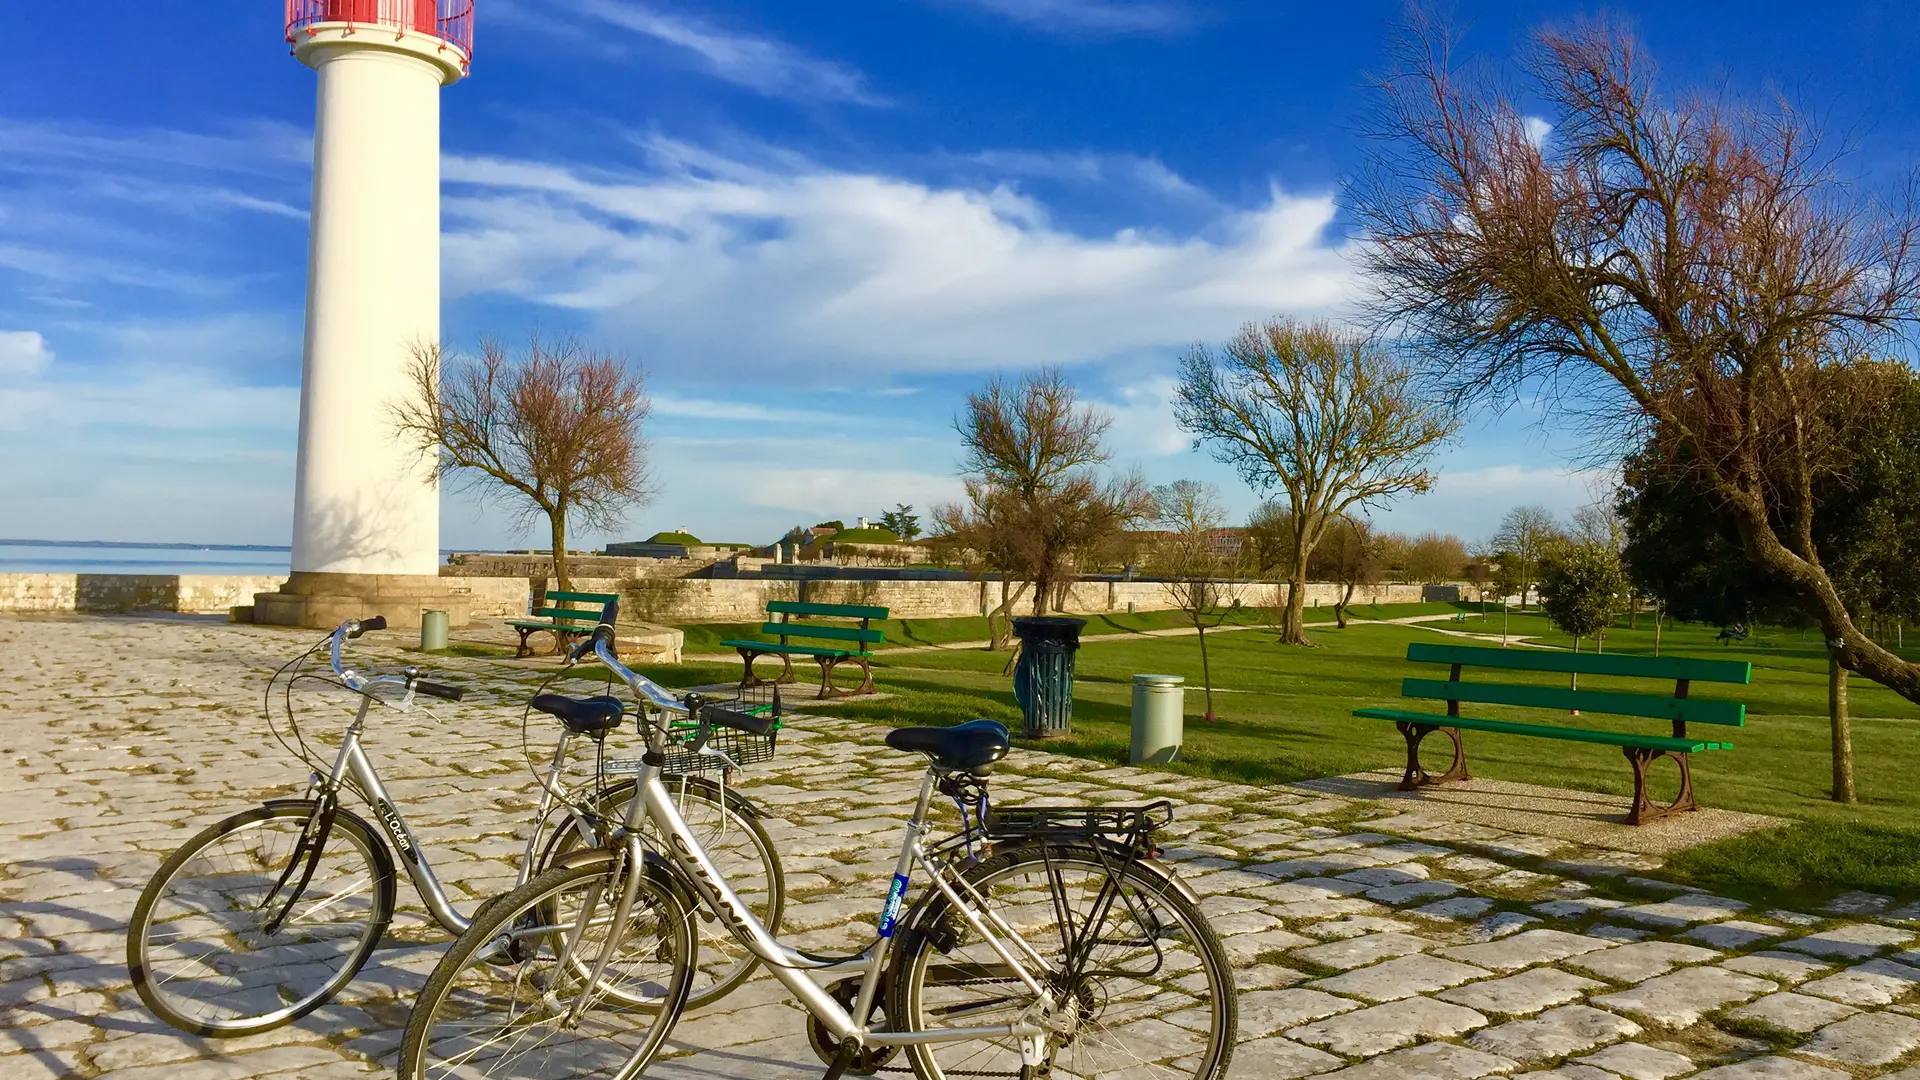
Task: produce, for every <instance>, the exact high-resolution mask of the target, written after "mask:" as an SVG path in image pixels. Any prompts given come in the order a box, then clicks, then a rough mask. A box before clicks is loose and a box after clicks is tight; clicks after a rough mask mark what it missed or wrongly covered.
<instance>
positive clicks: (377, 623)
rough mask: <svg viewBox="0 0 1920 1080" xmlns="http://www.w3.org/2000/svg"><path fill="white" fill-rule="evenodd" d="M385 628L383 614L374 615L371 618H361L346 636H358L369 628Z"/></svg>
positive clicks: (385, 622)
mask: <svg viewBox="0 0 1920 1080" xmlns="http://www.w3.org/2000/svg"><path fill="white" fill-rule="evenodd" d="M386 628H387V617H386V616H385V615H375V616H374V617H373V618H371V619H361V620H360V625H359V626H358V627H356V628H355V629H354V631H353V633H352V634H350V635H348V636H349V637H359V636H360V635H361V634H364V633H366V632H367V631H369V630H385V629H386Z"/></svg>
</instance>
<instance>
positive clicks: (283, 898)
mask: <svg viewBox="0 0 1920 1080" xmlns="http://www.w3.org/2000/svg"><path fill="white" fill-rule="evenodd" d="M318 808H319V804H318V803H315V802H312V801H309V800H300V801H298V802H283V803H276V804H274V805H271V806H257V807H254V808H253V809H251V810H245V811H242V812H241V813H238V814H235V815H233V816H232V817H229V818H227V819H226V820H224V821H220V822H216V823H215V824H213V825H210V826H208V827H207V828H206V829H205V830H203V831H202V832H201V833H200V834H199V835H197V836H195V837H194V838H193V839H191V840H189V841H187V842H186V843H185V844H184V845H182V846H181V848H180V849H179V850H178V851H175V852H174V853H173V855H172V856H170V857H169V858H168V859H167V861H166V862H164V863H162V864H161V865H160V869H159V870H158V871H157V872H156V873H155V874H154V875H153V879H152V880H151V881H149V882H147V887H146V889H145V890H143V891H142V892H141V894H140V900H139V903H137V904H136V905H135V906H134V909H133V919H132V921H131V923H130V924H129V925H128V927H127V970H128V972H129V974H131V975H132V977H133V986H134V989H135V990H136V991H138V992H139V994H140V1000H141V1001H144V1002H145V1003H146V1005H147V1008H149V1009H152V1010H153V1013H154V1015H155V1016H158V1017H159V1018H160V1019H162V1020H165V1021H166V1022H167V1023H169V1024H171V1025H173V1026H174V1027H176V1028H179V1029H180V1030H182V1031H185V1032H189V1033H192V1034H195V1035H208V1036H221V1037H231V1036H239V1035H251V1034H254V1033H256V1032H261V1031H267V1030H270V1029H272V1028H276V1027H279V1026H280V1025H282V1024H287V1023H291V1022H292V1021H294V1020H296V1019H298V1018H300V1017H302V1016H305V1015H306V1014H307V1013H310V1012H312V1011H313V1010H314V1009H317V1008H319V1007H320V1006H321V1005H323V1004H325V1003H326V1002H327V1000H328V999H329V998H331V997H333V995H334V994H336V993H339V991H340V989H341V988H342V987H344V986H346V985H347V983H348V982H350V981H352V979H353V977H354V975H355V974H356V973H357V972H359V970H360V968H361V966H362V965H363V964H365V963H366V962H367V957H368V956H369V955H371V954H372V952H373V949H374V946H375V945H377V944H378V943H379V941H380V935H381V934H382V933H384V932H385V931H386V927H387V923H388V922H389V921H390V920H391V919H392V918H393V893H394V883H393V864H392V861H391V860H390V859H389V858H388V856H387V849H386V845H385V844H383V843H382V842H381V841H380V840H379V838H378V837H376V836H375V835H374V833H373V830H372V829H371V828H369V827H368V826H367V825H366V823H365V822H363V821H361V820H360V819H359V818H358V817H355V816H354V815H353V814H351V813H349V812H347V811H346V810H339V811H337V812H336V814H335V817H334V820H333V828H332V830H331V831H330V832H329V834H328V837H327V842H326V845H325V846H324V848H323V849H322V851H321V853H320V857H319V859H318V861H317V863H316V864H315V865H314V867H313V871H312V876H311V877H308V876H306V867H305V866H304V865H302V866H297V867H292V873H291V874H289V873H288V871H289V864H290V863H291V862H292V860H293V856H294V852H295V849H296V848H297V847H298V845H299V841H300V836H301V834H302V833H303V832H304V831H305V829H306V828H307V823H308V821H309V820H310V819H311V818H312V816H313V814H314V813H315V812H316V810H317V809H318ZM303 862H304V860H303ZM283 877H285V878H286V880H285V881H284V882H282V878H283ZM276 886H277V890H276Z"/></svg>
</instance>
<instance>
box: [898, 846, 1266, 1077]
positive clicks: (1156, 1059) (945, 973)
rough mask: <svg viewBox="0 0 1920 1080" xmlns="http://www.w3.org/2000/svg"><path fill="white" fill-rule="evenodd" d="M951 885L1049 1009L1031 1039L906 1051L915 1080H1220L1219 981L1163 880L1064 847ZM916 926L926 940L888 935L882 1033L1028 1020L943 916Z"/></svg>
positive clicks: (1230, 1018)
mask: <svg viewBox="0 0 1920 1080" xmlns="http://www.w3.org/2000/svg"><path fill="white" fill-rule="evenodd" d="M965 878H966V881H967V883H968V884H969V885H971V886H972V889H973V891H974V892H975V893H976V894H977V896H978V897H979V898H980V900H981V901H982V903H980V904H979V905H978V908H979V910H982V911H985V912H992V913H993V914H995V915H997V916H998V917H999V919H1000V920H1001V921H1003V922H1004V923H1005V925H1006V926H1007V927H1008V928H1010V929H1011V930H1012V931H1013V933H1014V934H1017V935H1018V937H1019V940H1020V941H1023V942H1024V943H1025V945H1026V947H1027V949H1031V950H1032V953H1034V954H1037V956H1038V958H1039V959H1038V961H1035V960H1033V959H1032V958H1031V957H1030V956H1029V954H1028V952H1027V951H1026V949H1023V948H1021V947H1020V945H1018V944H1017V943H1016V944H1009V943H1008V941H1010V940H1011V939H1010V938H1009V936H1008V935H1007V934H1005V933H1004V932H998V933H999V936H1000V937H1002V938H1003V939H1008V940H1007V941H1003V942H1002V944H1003V945H1006V946H1007V947H1008V948H1009V949H1010V950H1011V951H1012V952H1013V954H1014V955H1015V956H1016V957H1018V958H1020V960H1021V962H1022V967H1024V968H1025V969H1026V970H1027V972H1028V973H1029V974H1030V975H1032V976H1033V977H1034V978H1035V979H1036V981H1037V982H1039V983H1040V984H1041V985H1042V986H1043V987H1044V988H1045V989H1046V990H1047V991H1049V993H1050V994H1051V995H1052V997H1053V999H1054V1007H1053V1009H1052V1010H1051V1013H1050V1015H1047V1016H1044V1017H1043V1018H1042V1019H1043V1023H1044V1025H1045V1026H1046V1027H1047V1028H1048V1031H1047V1033H1046V1034H1045V1035H1042V1036H1037V1037H1035V1038H1032V1039H1026V1040H1023V1039H1018V1038H1012V1037H1003V1038H995V1039H975V1040H968V1041H964V1042H936V1043H927V1044H923V1045H917V1046H912V1047H909V1048H908V1056H909V1058H910V1059H911V1060H912V1062H913V1071H914V1073H915V1075H917V1076H918V1077H919V1080H960V1078H962V1077H965V1078H969V1080H971V1078H974V1077H981V1076H989V1077H991V1076H1006V1077H1019V1078H1028V1077H1040V1076H1048V1075H1052V1076H1072V1077H1075V1078H1077V1080H1102V1078H1107V1080H1118V1078H1120V1077H1126V1078H1128V1080H1133V1078H1141V1080H1180V1078H1192V1080H1218V1078H1219V1077H1222V1076H1225V1075H1226V1071H1227V1062H1228V1060H1229V1059H1230V1058H1231V1056H1232V1054H1233V1041H1234V1033H1235V1029H1236V1026H1237V1022H1238V1008H1237V1005H1236V995H1235V991H1234V986H1233V970H1232V968H1231V966H1230V965H1229V963H1228V961H1227V956H1226V950H1225V949H1223V948H1222V947H1221V945H1220V939H1219V938H1218V937H1217V936H1215V934H1214V932H1213V929H1212V927H1210V926H1208V925H1207V920H1206V916H1205V915H1203V914H1201V912H1200V910H1199V909H1198V908H1197V907H1195V906H1194V905H1193V904H1191V903H1190V902H1188V901H1187V899H1186V898H1185V897H1184V896H1181V895H1180V894H1179V893H1178V892H1177V891H1175V890H1174V889H1173V888H1172V887H1171V886H1170V885H1168V884H1167V883H1166V881H1164V880H1163V879H1161V878H1160V877H1159V876H1157V875H1155V874H1153V873H1152V872H1150V871H1148V870H1145V869H1143V868H1141V867H1140V866H1139V865H1137V864H1135V863H1132V862H1128V861H1126V860H1125V856H1124V855H1117V854H1114V853H1110V852H1096V851H1095V850H1094V849H1092V848H1089V847H1082V846H1077V845H1044V846H1035V847H1026V848H1021V849H1017V850H1013V851H1009V852H1005V853H1002V854H999V855H995V856H993V857H991V858H988V859H986V860H984V861H982V862H981V863H980V864H979V865H977V866H975V867H973V868H972V869H970V870H969V871H967V873H966V874H965ZM961 894H962V896H965V895H966V891H965V890H961ZM929 916H930V917H931V918H932V920H933V922H934V923H935V924H937V927H938V931H939V932H937V933H934V934H919V933H914V934H906V935H902V938H901V945H900V948H901V951H900V953H899V954H898V955H897V956H896V959H895V963H894V967H893V969H892V970H893V980H892V983H893V985H892V993H891V1001H890V1002H889V1005H888V1010H887V1012H888V1017H887V1019H888V1023H889V1024H890V1025H891V1026H893V1027H895V1028H896V1029H899V1030H906V1031H927V1032H937V1031H939V1030H941V1029H942V1028H977V1027H996V1026H1001V1025H1009V1024H1015V1023H1018V1022H1020V1021H1021V1020H1022V1019H1023V1017H1028V1016H1032V1015H1034V1013H1033V1012H1031V1011H1030V1009H1031V1007H1032V1006H1033V1005H1034V1003H1035V1000H1036V995H1035V994H1034V993H1033V991H1032V990H1031V989H1030V988H1029V987H1028V986H1027V985H1026V983H1025V982H1024V981H1022V980H1021V979H1020V978H1019V977H1018V976H1017V975H1016V973H1015V972H1014V969H1013V968H1012V967H1011V966H1010V965H1008V964H1007V963H1006V961H1005V960H1003V959H1001V957H1000V955H999V954H998V953H997V952H995V951H994V950H993V949H992V948H991V947H990V946H989V945H988V944H987V943H986V942H985V941H984V940H983V939H982V938H981V937H980V936H979V935H978V934H976V933H974V932H973V931H972V930H971V929H969V928H968V926H967V924H966V922H965V921H964V920H963V919H961V918H960V917H959V915H958V914H957V913H955V912H952V911H950V910H949V911H946V912H944V913H937V912H935V913H929ZM989 925H992V924H991V921H989ZM949 935H951V937H949ZM948 945H950V946H951V948H950V949H948V950H947V951H944V952H943V951H942V946H948Z"/></svg>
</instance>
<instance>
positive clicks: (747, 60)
mask: <svg viewBox="0 0 1920 1080" xmlns="http://www.w3.org/2000/svg"><path fill="white" fill-rule="evenodd" d="M571 6H572V7H573V9H574V10H577V11H579V12H581V13H583V14H586V15H590V16H593V17H595V18H598V19H601V20H604V21H606V22H608V23H611V24H613V25H615V26H618V27H621V28H623V29H626V30H631V31H633V32H634V33H637V34H643V35H645V36H647V37H650V38H653V39H655V40H657V41H662V42H665V43H667V44H669V45H673V46H675V47H677V48H680V49H683V50H685V51H687V52H690V53H692V54H693V55H694V56H696V57H698V58H699V60H700V62H701V64H702V66H704V67H705V68H706V70H707V71H708V72H709V73H711V74H712V75H714V76H715V77H716V78H720V79H724V80H726V81H727V82H731V83H735V84H737V85H740V86H744V87H746V88H747V89H749V90H752V91H754V92H755V93H760V94H765V95H767V96H768V97H781V98H800V99H803V100H808V101H847V102H853V103H855V104H860V105H884V104H886V103H887V102H886V99H885V98H884V97H882V96H880V95H878V94H875V93H873V92H872V91H871V90H869V89H868V88H867V85H866V79H865V77H864V76H862V75H861V74H860V72H859V71H857V70H855V69H853V68H850V67H847V66H846V65H844V64H837V63H834V62H833V61H830V60H821V59H818V58H816V57H812V56H809V55H807V54H806V53H804V52H802V51H800V50H799V49H796V48H794V47H793V46H791V45H788V44H786V43H784V42H780V41H775V40H773V39H770V38H763V37H755V36H753V35H751V34H740V33H733V32H729V31H727V30H723V29H721V28H719V27H716V26H713V25H712V24H709V23H705V22H701V21H700V20H698V19H694V18H691V17H688V16H685V15H677V14H672V13H669V12H665V11H662V10H660V9H659V8H657V7H654V6H653V5H651V4H645V3H640V2H638V0H582V2H581V3H579V4H577V5H571Z"/></svg>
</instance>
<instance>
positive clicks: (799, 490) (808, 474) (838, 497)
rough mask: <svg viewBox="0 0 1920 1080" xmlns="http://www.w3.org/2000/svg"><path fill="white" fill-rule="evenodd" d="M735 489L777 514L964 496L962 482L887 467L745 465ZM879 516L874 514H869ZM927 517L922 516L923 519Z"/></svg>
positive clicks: (926, 502)
mask: <svg viewBox="0 0 1920 1080" xmlns="http://www.w3.org/2000/svg"><path fill="white" fill-rule="evenodd" d="M738 472H739V474H740V475H738V477H737V479H736V480H735V483H736V484H737V487H735V488H733V489H732V490H733V491H734V492H735V494H736V496H737V497H738V498H739V499H740V500H741V501H743V502H745V503H747V504H749V505H752V506H759V507H767V508H770V509H775V510H791V511H795V512H798V513H803V514H809V513H822V512H826V511H827V510H830V509H832V508H834V507H841V506H848V505H853V506H864V505H872V506H875V507H886V506H892V505H894V504H895V503H910V504H912V505H914V506H918V507H923V508H927V507H932V506H934V505H937V504H939V503H943V502H951V501H953V500H955V499H958V498H960V497H961V496H962V495H963V494H965V491H964V489H963V488H962V487H961V485H960V481H959V480H957V479H955V478H953V477H951V476H942V475H940V474H939V473H923V472H903V471H891V472H890V471H887V470H883V469H861V468H844V469H780V468H772V469H763V468H751V467H741V468H740V469H739V470H738ZM877 513H879V511H878V510H874V511H870V512H869V516H872V515H874V514H877ZM923 517H924V515H923Z"/></svg>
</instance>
